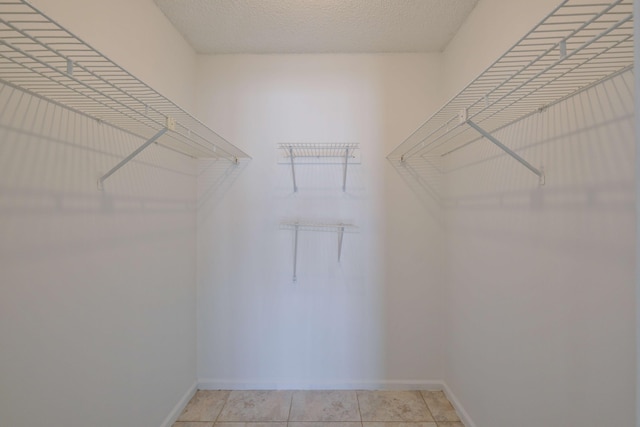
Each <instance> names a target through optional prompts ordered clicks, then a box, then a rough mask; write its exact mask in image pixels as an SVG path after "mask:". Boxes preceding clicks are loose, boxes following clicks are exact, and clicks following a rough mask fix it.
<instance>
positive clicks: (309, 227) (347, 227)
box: [281, 222, 357, 283]
mask: <svg viewBox="0 0 640 427" xmlns="http://www.w3.org/2000/svg"><path fill="white" fill-rule="evenodd" d="M281 226H282V227H283V228H285V229H292V230H293V282H294V283H296V282H297V281H298V235H299V234H300V230H306V231H325V232H326V231H331V232H337V233H338V262H340V259H341V258H342V242H343V240H344V233H345V232H349V231H353V230H354V229H356V228H357V227H356V226H354V225H352V224H343V223H339V224H316V223H302V222H283V223H282V224H281Z"/></svg>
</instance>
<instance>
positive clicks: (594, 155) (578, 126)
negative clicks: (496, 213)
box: [444, 72, 635, 210]
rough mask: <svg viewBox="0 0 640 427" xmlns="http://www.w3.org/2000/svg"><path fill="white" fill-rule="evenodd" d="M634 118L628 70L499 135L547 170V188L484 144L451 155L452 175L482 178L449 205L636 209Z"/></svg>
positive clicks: (447, 169) (447, 165) (456, 192)
mask: <svg viewBox="0 0 640 427" xmlns="http://www.w3.org/2000/svg"><path fill="white" fill-rule="evenodd" d="M633 112H634V101H633V73H632V72H628V73H625V74H623V75H621V76H617V77H615V78H613V79H610V80H608V81H606V82H604V83H603V84H602V85H599V86H597V87H595V88H593V89H590V90H588V91H585V92H582V93H579V94H577V95H576V96H574V97H572V98H570V99H568V100H567V101H565V102H563V103H560V104H557V105H554V106H551V107H549V108H547V109H545V110H544V111H542V112H541V113H537V114H535V115H532V116H530V117H527V118H525V119H523V120H520V121H518V122H516V123H514V124H513V125H511V126H508V127H506V128H505V129H501V130H499V131H497V132H495V135H496V136H497V137H498V139H499V140H501V141H502V142H503V143H505V144H506V145H508V146H509V147H511V148H513V149H514V150H515V151H516V152H518V153H519V154H521V155H522V156H524V157H525V158H526V159H528V160H530V161H531V162H532V163H533V164H534V165H542V167H543V168H544V170H545V175H546V185H544V186H540V185H538V184H537V177H536V176H535V175H533V174H531V173H529V172H528V171H527V170H526V169H525V168H524V167H522V166H521V165H520V164H519V163H517V162H516V161H515V160H514V159H512V158H510V157H509V156H507V155H506V154H505V153H503V152H502V151H500V150H499V149H498V148H497V147H495V146H494V145H493V144H491V143H490V142H488V141H486V140H484V139H479V140H478V141H476V142H474V143H473V144H471V145H469V146H468V147H465V148H463V149H462V150H459V151H458V152H455V153H452V154H450V155H447V156H445V157H444V165H445V174H446V175H447V176H456V175H460V174H466V173H470V174H474V177H475V179H474V185H473V186H469V187H468V188H462V187H457V188H455V189H453V191H451V192H449V193H448V194H447V197H446V198H445V199H444V205H445V207H446V208H454V207H464V209H472V210H473V209H475V210H486V209H492V208H499V209H506V210H540V209H546V210H549V209H555V210H580V209H585V208H589V209H596V210H597V209H603V210H611V209H614V210H618V209H620V208H625V209H634V203H635V202H634V200H633V191H634V190H633V188H634V184H633V182H632V181H630V180H629V176H631V175H632V174H633V162H632V158H633V155H632V154H633V153H632V152H631V151H630V145H629V144H628V141H629V140H630V138H632V135H633V123H632V121H633ZM465 150H466V151H467V152H466V153H465V152H464V151H465ZM488 171H491V172H490V173H487V172H488ZM475 172H477V173H475Z"/></svg>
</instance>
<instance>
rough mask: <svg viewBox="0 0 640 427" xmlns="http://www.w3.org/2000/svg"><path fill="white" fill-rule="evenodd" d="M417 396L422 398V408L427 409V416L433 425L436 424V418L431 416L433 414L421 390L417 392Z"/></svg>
mask: <svg viewBox="0 0 640 427" xmlns="http://www.w3.org/2000/svg"><path fill="white" fill-rule="evenodd" d="M418 394H419V395H420V397H421V398H422V401H423V402H424V406H426V407H427V412H429V415H431V419H432V420H433V422H434V423H437V421H436V417H434V416H433V412H431V408H430V407H429V404H428V403H427V399H425V398H424V393H423V392H422V390H420V391H418Z"/></svg>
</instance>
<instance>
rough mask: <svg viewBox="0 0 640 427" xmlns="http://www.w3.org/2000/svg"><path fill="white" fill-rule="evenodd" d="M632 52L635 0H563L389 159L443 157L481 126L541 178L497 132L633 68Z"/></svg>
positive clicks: (470, 139)
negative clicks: (504, 142)
mask: <svg viewBox="0 0 640 427" xmlns="http://www.w3.org/2000/svg"><path fill="white" fill-rule="evenodd" d="M633 53H634V48H633V1H632V0H615V1H604V2H601V3H589V2H587V1H584V0H565V1H563V2H562V3H561V4H560V5H559V6H558V7H556V8H555V9H554V10H553V11H552V12H551V13H550V14H549V15H547V16H546V17H545V18H544V19H543V20H542V21H541V22H540V23H539V24H538V25H536V26H535V27H534V28H533V29H532V30H531V31H529V33H527V34H526V35H525V36H524V37H523V38H522V39H520V40H519V41H518V42H517V43H516V44H515V45H514V46H513V47H512V48H511V49H509V50H508V51H507V52H506V53H505V54H503V55H502V56H501V57H500V58H498V59H497V60H496V61H495V62H494V63H493V64H492V65H491V66H489V67H488V68H487V69H486V70H485V71H484V72H482V73H481V74H480V75H479V76H478V77H477V78H476V79H475V80H473V81H472V82H471V83H469V85H467V86H466V87H465V88H464V89H463V90H462V91H461V92H460V93H458V94H457V95H456V96H454V97H453V98H452V99H451V100H449V101H448V102H447V103H446V104H445V105H444V106H443V107H442V108H440V109H439V110H438V111H437V112H436V113H434V114H433V115H432V116H431V117H430V118H429V119H428V120H426V121H425V122H424V123H423V124H422V125H421V126H420V127H418V129H416V130H415V131H414V132H413V133H412V134H411V135H409V137H408V138H407V139H405V140H404V141H403V142H402V143H401V144H399V145H398V146H397V147H396V148H395V149H394V150H393V151H392V152H391V153H389V155H388V156H387V158H388V159H390V160H395V161H401V162H403V161H407V160H408V159H410V158H412V157H414V156H423V155H425V154H427V153H431V155H446V154H448V153H451V152H453V151H456V150H458V149H460V148H461V147H464V146H466V145H468V144H470V143H471V142H474V141H477V140H479V138H478V136H477V132H479V133H480V134H481V135H482V137H483V138H486V139H487V140H489V141H491V142H493V143H494V144H496V145H498V146H499V147H500V148H501V149H503V150H504V151H505V152H506V153H507V154H509V155H510V156H512V157H514V158H515V159H516V160H518V161H519V162H520V163H521V164H523V165H524V166H525V167H527V168H528V169H529V170H530V171H531V172H533V173H534V174H536V175H537V176H538V177H539V178H540V182H541V183H544V172H543V171H542V170H541V169H540V168H536V167H534V166H532V165H531V164H530V163H529V162H527V161H526V160H525V159H523V158H522V157H520V156H519V155H517V154H516V153H515V152H514V151H513V150H511V149H509V148H508V147H507V146H506V145H505V144H503V143H501V142H500V141H498V140H497V139H496V138H495V137H494V136H493V134H494V133H495V132H496V131H497V130H498V129H501V128H504V127H506V126H508V125H509V124H511V123H514V122H515V121H518V120H520V119H522V118H524V117H527V116H529V115H531V114H533V113H535V112H539V111H543V110H544V109H545V108H547V107H548V106H550V105H553V104H554V103H557V102H558V101H559V100H562V99H566V98H568V97H570V96H572V95H574V94H576V93H577V92H579V91H581V90H583V88H584V87H588V86H590V85H593V84H595V83H596V82H600V81H603V80H605V79H607V78H608V77H610V76H612V75H616V74H619V73H620V72H622V71H625V70H628V69H630V68H632V67H633V59H634V58H633ZM462 116H464V120H461V117H462ZM480 139H482V138H480ZM496 142H497V143H496Z"/></svg>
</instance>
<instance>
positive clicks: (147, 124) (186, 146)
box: [0, 0, 249, 162]
mask: <svg viewBox="0 0 640 427" xmlns="http://www.w3.org/2000/svg"><path fill="white" fill-rule="evenodd" d="M0 83H3V84H5V85H7V86H10V87H14V88H18V89H20V90H23V91H25V92H27V93H29V94H31V95H33V96H36V97H39V98H43V99H46V100H48V101H50V102H53V103H55V104H56V105H60V106H62V107H65V108H67V109H70V110H72V111H75V112H76V113H79V114H82V115H85V116H88V117H91V118H94V119H96V120H98V121H99V122H104V123H106V124H109V125H111V126H114V127H117V128H119V129H121V130H124V131H126V132H129V133H131V134H134V135H137V136H139V137H142V138H144V139H153V141H152V142H156V143H158V144H159V145H162V146H166V147H168V148H171V149H173V150H177V151H179V152H181V153H183V154H186V155H188V156H191V157H196V158H199V157H216V158H218V157H223V158H227V159H229V160H231V161H234V162H237V160H238V159H241V158H249V156H248V155H247V154H246V153H245V152H243V151H242V150H240V149H239V148H237V147H236V146H234V145H233V144H231V143H230V142H229V141H227V140H226V139H224V138H223V137H221V136H220V135H218V134H217V133H215V132H214V131H213V130H211V129H210V128H208V127H207V126H206V125H204V124H203V123H202V122H200V121H199V120H197V119H196V118H194V117H193V116H191V115H190V114H189V113H187V112H186V111H185V110H183V109H182V108H180V107H179V106H177V105H176V104H174V103H173V102H171V101H170V100H168V99H167V98H165V97H164V96H162V95H161V94H160V93H158V92H156V91H155V90H154V89H152V88H151V87H149V86H147V85H146V84H145V83H143V82H142V81H140V80H139V79H137V78H136V77H134V76H133V75H131V74H130V73H129V72H127V71H126V70H124V69H123V68H122V67H120V66H119V65H117V64H115V63H114V62H113V61H111V60H110V59H108V58H107V57H106V56H104V55H102V54H101V53H100V52H98V51H97V50H95V49H94V48H92V47H91V46H89V45H88V44H87V43H85V42H83V41H82V40H81V39H79V38H78V37H76V36H75V35H73V34H72V33H71V32H69V31H68V30H66V29H65V28H63V27H62V26H61V25H59V24H58V23H56V22H55V21H54V20H52V19H51V18H49V17H47V16H46V15H45V14H43V13H42V12H40V11H39V10H38V9H37V8H35V7H34V6H32V5H31V4H29V3H28V2H27V1H25V0H15V1H0ZM163 130H164V131H165V132H162V131H163ZM161 132H162V133H161Z"/></svg>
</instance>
